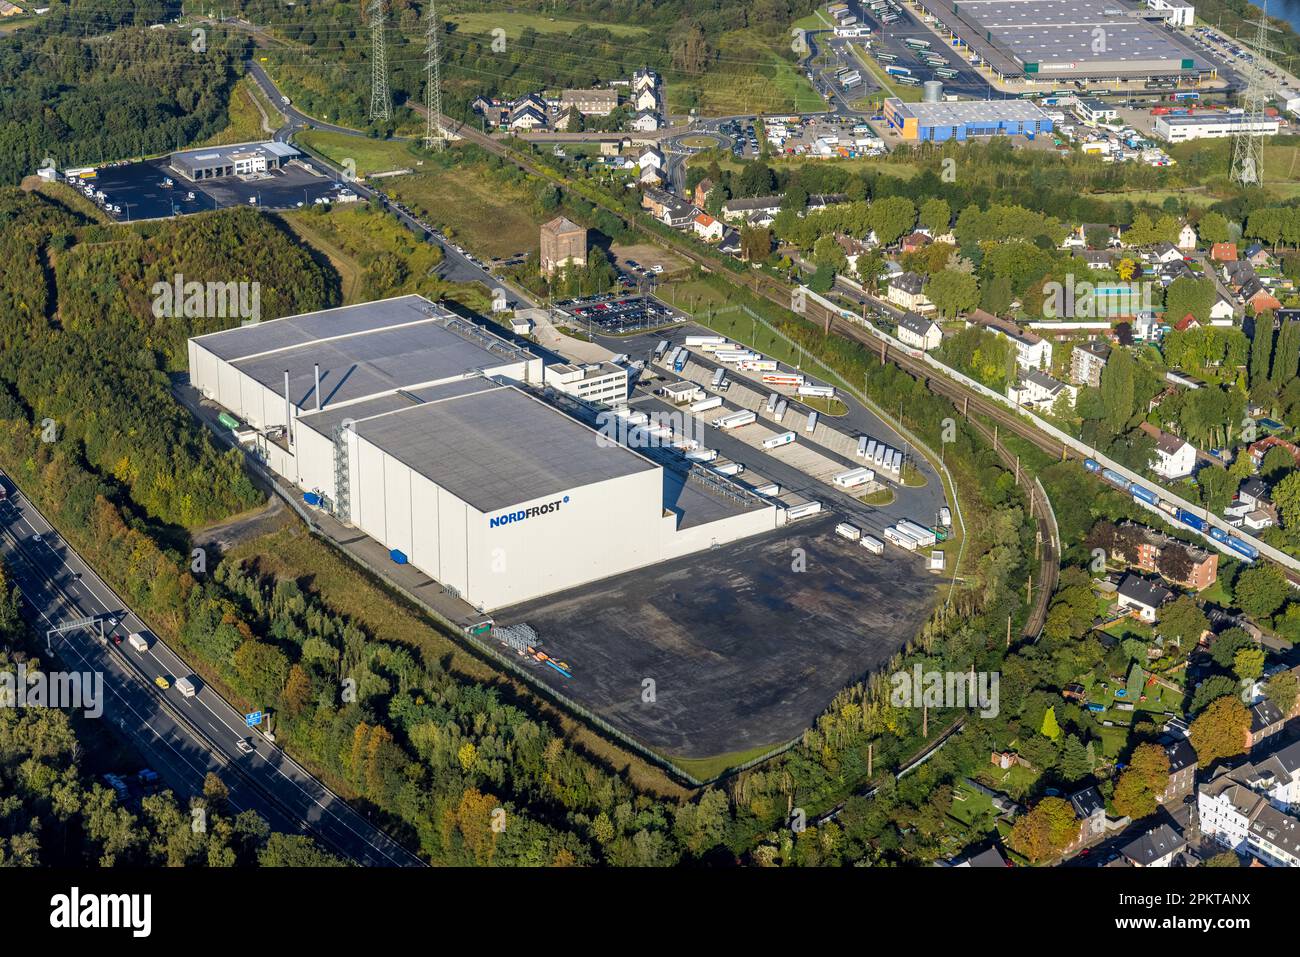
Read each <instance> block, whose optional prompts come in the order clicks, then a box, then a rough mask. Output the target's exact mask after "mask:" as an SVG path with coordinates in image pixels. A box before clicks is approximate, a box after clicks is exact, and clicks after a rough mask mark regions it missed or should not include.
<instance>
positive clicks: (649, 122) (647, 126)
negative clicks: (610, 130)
mask: <svg viewBox="0 0 1300 957" xmlns="http://www.w3.org/2000/svg"><path fill="white" fill-rule="evenodd" d="M629 125H630V126H631V127H632V129H633V130H635V131H636V132H638V133H653V132H654V131H655V130H657V129H659V114H658V113H656V112H655V111H654V110H641V111H640V112H639V113H637V115H636V116H635V117H634V118H633V120H632V122H631V124H629Z"/></svg>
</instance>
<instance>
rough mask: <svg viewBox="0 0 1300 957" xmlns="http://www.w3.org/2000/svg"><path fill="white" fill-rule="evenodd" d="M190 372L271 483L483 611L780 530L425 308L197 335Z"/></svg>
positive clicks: (498, 341) (350, 310) (446, 316)
mask: <svg viewBox="0 0 1300 957" xmlns="http://www.w3.org/2000/svg"><path fill="white" fill-rule="evenodd" d="M189 358H190V377H191V383H192V384H193V385H194V387H195V388H197V389H198V390H199V391H200V392H202V393H203V395H204V396H205V397H207V398H208V399H211V400H213V401H215V402H216V403H218V404H219V405H221V406H223V407H224V408H225V409H226V410H228V411H229V412H230V413H231V414H233V415H234V416H236V417H238V418H239V419H242V420H243V421H244V422H245V423H247V424H248V426H249V427H250V428H249V429H248V430H246V431H245V432H244V433H243V435H244V440H245V441H246V442H248V443H251V444H253V445H255V448H256V450H257V454H258V456H259V458H261V459H262V460H263V461H264V462H265V463H266V464H267V465H268V466H269V467H270V468H271V469H272V470H274V471H275V472H276V473H278V474H279V475H281V476H283V477H284V478H285V479H286V480H287V481H289V482H291V483H293V484H294V485H296V486H298V487H299V488H300V489H302V490H303V492H304V493H307V494H308V495H309V497H310V498H309V500H317V498H318V500H319V502H320V503H321V505H322V507H324V508H326V509H327V510H329V511H331V512H332V513H333V514H334V515H335V516H336V517H337V518H338V519H339V520H341V521H343V522H345V523H347V524H349V525H352V526H354V527H356V528H358V529H359V530H361V531H363V532H364V533H365V534H367V535H369V536H370V537H372V538H374V539H375V540H376V541H378V542H380V543H381V544H382V545H383V546H384V547H385V548H387V549H389V550H390V552H392V553H393V557H394V559H395V560H400V561H409V562H410V564H412V565H414V566H415V567H416V568H418V569H420V570H421V571H423V572H425V573H426V574H428V575H429V576H430V577H431V578H433V579H435V580H436V581H438V582H440V583H441V584H442V585H444V586H446V587H447V588H448V589H450V590H453V591H454V592H455V593H457V594H458V595H459V596H460V597H461V598H463V599H464V600H465V601H467V602H469V603H470V604H471V605H473V606H474V607H475V608H477V609H480V610H484V611H487V610H492V609H497V608H503V607H506V606H508V605H512V604H516V603H518V602H521V601H525V600H528V599H531V598H537V597H540V596H543V595H547V594H551V593H554V592H557V591H561V590H563V589H566V588H570V587H574V586H576V585H581V584H585V583H588V582H592V581H596V580H598V579H601V578H606V577H608V576H610V575H615V574H619V573H621V572H626V571H631V570H633V569H636V568H639V567H643V566H646V565H650V564H653V563H655V562H659V561H663V560H666V559H668V558H674V557H677V556H679V555H684V554H688V553H691V552H694V551H697V550H701V549H706V548H709V547H711V546H712V545H715V544H723V543H725V542H728V541H734V540H736V539H738V538H742V537H745V536H748V535H753V534H757V533H759V532H762V531H766V530H768V529H771V528H774V527H775V526H776V524H777V509H776V507H775V506H774V505H772V504H769V503H767V502H766V501H764V500H762V499H760V498H758V497H757V496H752V495H751V496H749V497H748V498H746V497H745V496H743V495H736V494H734V492H735V490H732V489H728V490H727V492H728V493H730V494H715V490H714V489H713V488H712V486H711V484H710V482H702V481H700V480H699V479H698V478H694V477H692V478H687V477H685V476H684V475H680V474H677V473H676V472H674V471H672V470H670V469H666V468H665V467H664V465H662V464H660V463H659V462H657V461H655V460H653V459H652V458H650V457H648V456H647V455H644V454H642V453H641V452H639V451H636V450H633V449H629V448H627V447H626V446H624V445H621V444H618V443H617V442H615V441H612V440H611V439H610V438H608V437H607V436H606V435H605V434H604V433H602V432H601V431H598V430H597V429H595V428H592V427H591V425H589V424H588V423H587V422H584V421H582V420H581V419H580V418H579V417H577V416H576V415H570V414H568V413H566V412H565V411H562V410H561V409H560V408H557V407H556V406H555V405H554V404H552V403H551V402H549V401H547V400H546V399H545V398H544V397H543V394H542V393H541V391H540V389H541V384H542V383H543V381H544V376H543V369H542V360H541V359H539V358H537V357H536V356H533V355H532V354H531V353H529V352H528V351H526V350H525V349H521V348H519V347H518V346H515V345H514V344H512V343H510V342H508V341H507V340H505V339H502V338H500V337H499V336H496V335H495V334H494V333H492V332H489V331H487V330H485V329H483V328H481V327H479V326H477V325H475V324H473V323H471V322H469V321H467V320H465V319H461V318H459V317H456V316H454V315H453V314H451V313H449V312H447V311H446V310H444V309H443V308H442V307H440V306H437V305H436V304H434V303H431V302H429V301H428V300H426V299H424V298H422V297H419V296H403V297H399V298H396V299H388V300H382V301H380V302H375V303H366V304H361V305H357V306H349V307H343V308H340V309H330V310H324V311H321V312H316V313H308V314H306V315H303V316H293V317H289V318H285V319H278V320H274V321H270V322H262V323H258V324H255V325H251V326H243V327H238V328H234V329H229V330H226V331H224V332H217V333H212V334H209V335H205V336H199V337H196V338H194V339H191V340H190V342H189ZM286 370H287V383H288V384H287V394H286ZM318 382H319V385H318ZM318 397H319V402H318V401H317V399H318ZM570 401H573V400H570ZM286 422H287V423H288V428H287V429H284V431H283V432H281V429H283V427H284V426H285V424H286ZM250 433H252V434H250ZM713 481H716V480H713ZM736 489H740V486H736Z"/></svg>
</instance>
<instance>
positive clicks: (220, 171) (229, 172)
mask: <svg viewBox="0 0 1300 957" xmlns="http://www.w3.org/2000/svg"><path fill="white" fill-rule="evenodd" d="M300 155H302V154H300V153H299V152H298V151H297V150H296V149H294V148H293V147H292V146H290V145H289V144H288V143H277V142H275V141H270V142H266V143H244V144H241V145H239V146H213V147H210V148H207V149H197V150H182V151H181V152H179V153H173V154H172V155H171V159H170V160H169V163H170V165H171V168H172V169H173V170H175V171H176V172H177V173H180V174H181V175H182V176H184V177H185V178H186V179H188V180H204V179H223V178H225V177H228V176H253V175H256V174H258V173H269V172H272V171H274V170H277V169H280V168H281V167H283V166H285V165H287V164H288V163H289V161H290V160H293V159H296V158H297V157H298V156H300Z"/></svg>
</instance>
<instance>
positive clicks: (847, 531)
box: [835, 522, 862, 542]
mask: <svg viewBox="0 0 1300 957" xmlns="http://www.w3.org/2000/svg"><path fill="white" fill-rule="evenodd" d="M835 534H836V535H838V536H839V537H840V538H847V539H848V540H849V541H851V542H856V541H859V540H860V539H861V538H862V529H860V528H858V526H856V525H850V524H849V523H848V522H840V523H839V524H838V525H836V526H835Z"/></svg>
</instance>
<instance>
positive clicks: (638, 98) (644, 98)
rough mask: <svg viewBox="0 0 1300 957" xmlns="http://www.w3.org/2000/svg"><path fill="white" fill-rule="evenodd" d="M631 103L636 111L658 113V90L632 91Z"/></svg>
mask: <svg viewBox="0 0 1300 957" xmlns="http://www.w3.org/2000/svg"><path fill="white" fill-rule="evenodd" d="M631 103H632V108H633V109H634V110H636V111H637V113H658V112H659V92H658V90H636V91H633V93H632V99H631Z"/></svg>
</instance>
